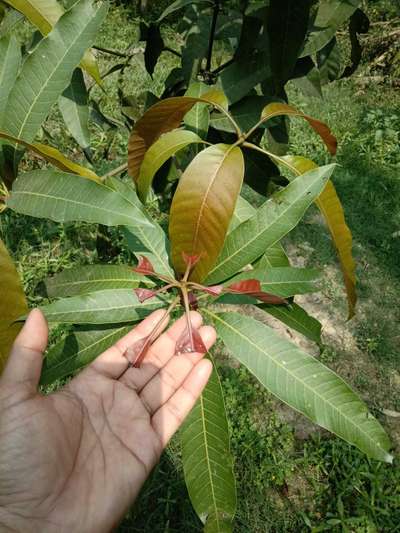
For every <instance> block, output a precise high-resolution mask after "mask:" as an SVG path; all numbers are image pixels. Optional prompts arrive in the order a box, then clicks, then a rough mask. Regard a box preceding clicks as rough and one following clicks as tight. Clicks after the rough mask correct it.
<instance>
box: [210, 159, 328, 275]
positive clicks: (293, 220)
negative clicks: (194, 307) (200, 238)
mask: <svg viewBox="0 0 400 533" xmlns="http://www.w3.org/2000/svg"><path fill="white" fill-rule="evenodd" d="M333 170H334V165H326V166H324V167H320V168H318V169H316V170H313V171H311V172H308V173H307V174H304V175H302V176H299V177H298V178H296V179H295V180H294V181H293V182H292V183H290V184H289V185H288V186H287V187H285V189H283V190H282V191H280V192H278V193H275V194H274V195H273V196H272V197H271V198H270V199H269V200H267V201H266V202H265V203H264V204H263V205H262V206H261V207H259V208H258V209H257V210H256V212H255V214H254V215H253V216H252V217H251V218H249V219H248V220H246V221H245V222H243V223H242V224H240V225H239V226H238V227H237V228H235V229H234V230H233V231H232V232H231V233H229V235H228V236H227V238H226V240H225V243H224V247H223V249H222V251H221V253H220V255H219V257H218V260H217V263H216V265H215V266H214V268H213V269H212V270H211V271H210V272H209V274H208V276H207V284H214V283H219V282H220V281H223V280H225V279H227V278H229V277H231V276H232V275H234V274H236V272H238V271H239V270H240V269H241V268H243V267H245V266H246V265H247V264H249V263H252V262H253V261H255V260H256V259H258V258H259V257H260V256H261V255H262V254H263V253H264V252H265V251H266V250H267V249H268V248H270V247H271V246H273V245H274V244H275V243H277V242H278V241H279V240H280V239H282V237H284V236H285V235H286V234H287V233H289V231H290V230H292V229H293V228H294V227H295V226H296V224H298V222H299V221H300V219H301V218H302V216H303V214H304V212H305V211H306V209H307V208H308V207H309V206H310V204H311V203H312V202H313V200H314V199H315V198H316V197H317V196H318V195H319V194H320V193H321V191H322V189H323V188H324V187H325V184H326V182H327V180H328V179H329V178H330V176H331V174H332V172H333Z"/></svg>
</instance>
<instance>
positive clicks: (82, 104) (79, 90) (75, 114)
mask: <svg viewBox="0 0 400 533" xmlns="http://www.w3.org/2000/svg"><path fill="white" fill-rule="evenodd" d="M58 108H59V110H60V112H61V115H62V117H63V119H64V122H65V124H66V126H67V128H68V129H69V131H70V133H71V135H72V137H73V138H74V139H75V141H76V142H77V143H78V144H79V146H81V147H82V148H83V149H88V148H89V146H90V131H89V126H88V121H89V106H88V92H87V89H86V85H85V80H84V79H83V73H82V71H81V69H79V68H76V69H75V70H74V72H73V74H72V79H71V83H70V84H69V85H68V87H67V88H66V89H65V91H64V92H63V93H62V95H61V96H60V98H59V99H58Z"/></svg>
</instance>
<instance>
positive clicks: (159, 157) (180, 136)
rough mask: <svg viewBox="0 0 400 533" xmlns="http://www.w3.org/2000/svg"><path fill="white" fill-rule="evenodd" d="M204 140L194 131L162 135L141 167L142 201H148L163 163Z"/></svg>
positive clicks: (139, 191)
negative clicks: (180, 151)
mask: <svg viewBox="0 0 400 533" xmlns="http://www.w3.org/2000/svg"><path fill="white" fill-rule="evenodd" d="M196 105H199V104H196ZM202 142H204V141H203V140H202V139H201V138H200V137H199V136H198V135H197V134H196V133H193V132H192V131H186V130H172V131H168V132H167V133H164V134H163V135H161V137H160V138H159V139H157V141H156V142H155V143H154V144H152V145H151V146H150V148H149V149H148V150H147V152H146V154H145V156H144V158H143V162H142V165H141V167H140V172H139V177H138V179H137V190H138V194H139V197H140V199H141V200H142V202H146V199H147V195H148V193H149V190H150V188H151V184H152V181H153V178H154V176H155V174H156V172H157V171H158V170H159V169H160V168H161V167H162V165H163V164H164V163H165V162H166V161H168V159H169V158H170V157H171V156H173V155H174V154H175V153H176V152H179V150H182V149H183V148H185V147H186V146H188V145H189V144H192V143H202Z"/></svg>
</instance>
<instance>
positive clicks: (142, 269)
mask: <svg viewBox="0 0 400 533" xmlns="http://www.w3.org/2000/svg"><path fill="white" fill-rule="evenodd" d="M133 271H134V272H138V273H139V274H145V275H147V276H151V275H152V274H155V272H154V268H153V265H152V264H151V263H150V261H149V260H148V259H147V257H144V255H141V256H140V258H139V262H138V264H137V266H136V267H135V268H134V269H133Z"/></svg>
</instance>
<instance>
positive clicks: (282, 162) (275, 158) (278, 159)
mask: <svg viewBox="0 0 400 533" xmlns="http://www.w3.org/2000/svg"><path fill="white" fill-rule="evenodd" d="M242 146H243V147H244V148H250V149H251V150H256V151H257V152H260V153H262V154H264V155H266V156H268V157H270V158H271V159H272V160H273V161H275V162H276V163H278V164H279V165H283V166H284V167H286V168H288V169H289V170H291V171H292V172H293V173H294V174H296V175H297V176H300V175H301V172H299V171H298V170H297V168H296V167H294V166H293V165H291V164H290V163H289V162H288V161H285V159H283V158H282V157H279V156H278V155H275V154H273V153H272V152H269V151H268V150H264V148H261V147H260V146H257V145H256V144H253V143H249V142H247V141H244V142H243V144H242Z"/></svg>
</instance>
